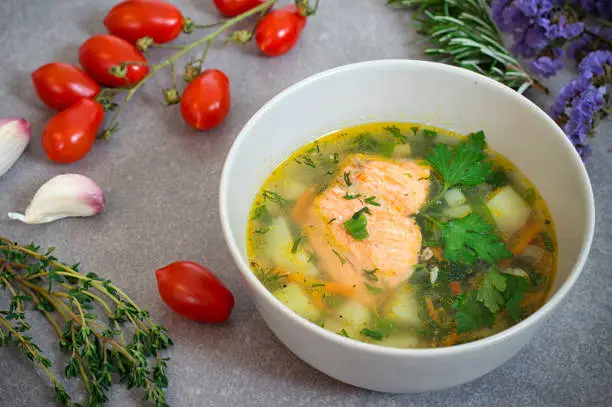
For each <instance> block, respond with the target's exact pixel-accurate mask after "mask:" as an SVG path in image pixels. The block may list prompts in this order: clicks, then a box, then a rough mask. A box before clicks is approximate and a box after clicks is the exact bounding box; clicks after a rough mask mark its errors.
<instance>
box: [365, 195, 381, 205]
mask: <svg viewBox="0 0 612 407" xmlns="http://www.w3.org/2000/svg"><path fill="white" fill-rule="evenodd" d="M364 202H365V203H367V204H368V205H372V206H380V202H377V201H376V197H375V196H369V197H367V198H366V199H364Z"/></svg>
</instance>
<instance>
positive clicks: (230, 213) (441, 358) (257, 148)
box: [220, 60, 595, 392]
mask: <svg viewBox="0 0 612 407" xmlns="http://www.w3.org/2000/svg"><path fill="white" fill-rule="evenodd" d="M377 121H410V122H417V123H424V124H430V125H434V126H439V127H442V128H446V129H450V130H453V131H456V132H459V133H463V134H465V133H469V132H473V131H477V130H484V131H485V134H486V137H487V141H488V143H489V146H490V147H491V148H493V149H495V150H497V151H499V152H500V153H501V154H503V155H504V156H506V157H507V158H509V159H510V160H511V161H512V162H513V163H514V164H516V165H517V166H518V168H520V169H521V170H522V171H523V172H524V173H525V174H526V175H527V176H528V177H529V178H530V179H531V180H532V182H534V184H535V185H536V187H537V188H538V190H539V191H540V193H541V195H542V196H543V198H544V199H545V200H546V202H547V203H548V205H549V208H550V211H551V213H552V216H553V218H554V221H555V223H556V227H557V238H558V247H559V258H558V264H559V265H558V271H557V277H556V279H555V282H554V286H553V288H552V293H551V296H550V297H549V299H548V301H547V302H546V304H545V305H544V306H543V307H542V308H541V309H540V310H538V311H537V312H536V313H534V314H533V315H531V316H530V317H529V318H527V319H525V320H524V321H522V322H521V323H519V324H517V325H515V326H513V327H511V328H510V329H507V330H505V331H503V332H501V333H499V334H497V335H494V336H491V337H488V338H485V339H481V340H478V341H475V342H471V343H467V344H463V345H458V346H452V347H447V348H437V349H394V348H386V347H381V346H377V345H371V344H367V343H363V342H358V341H355V340H352V339H348V338H345V337H343V336H340V335H337V334H334V333H331V332H328V331H326V330H324V329H323V328H321V327H319V326H317V325H315V324H313V323H311V322H309V321H307V320H305V319H303V318H301V317H300V316H298V315H297V314H295V313H294V312H293V311H291V310H290V309H288V308H286V307H285V306H284V305H283V304H281V303H280V302H279V301H278V300H276V298H275V297H274V296H272V294H270V292H269V291H267V290H266V288H265V287H264V286H263V285H262V284H261V283H260V282H259V280H258V279H257V278H256V277H255V275H254V274H253V273H252V272H251V270H250V269H249V266H248V261H247V256H246V229H247V220H248V216H249V209H250V208H251V205H252V202H253V199H254V197H255V195H256V193H257V191H258V189H259V188H260V187H261V185H262V183H263V182H264V180H265V179H266V177H267V176H268V175H269V174H270V173H271V171H272V170H273V169H275V168H276V166H277V165H278V164H280V163H281V162H282V161H283V160H284V159H285V158H286V157H287V156H288V155H289V154H291V153H292V152H293V151H294V150H296V149H297V148H298V147H300V146H302V145H304V144H306V143H308V142H311V141H313V140H314V139H316V138H318V137H320V136H322V135H324V134H327V133H329V132H332V131H334V130H338V129H341V128H344V127H347V126H351V125H355V124H360V123H366V122H377ZM594 211H595V209H594V205H593V192H592V189H591V185H590V183H589V179H588V176H587V173H586V171H585V168H584V166H583V164H582V162H581V160H580V158H579V157H578V155H577V154H576V153H575V151H574V150H573V148H572V145H571V144H570V142H569V141H568V140H567V138H566V137H565V135H564V134H563V132H562V131H561V129H560V128H559V127H557V125H556V124H555V123H554V122H553V121H552V120H551V119H550V118H549V117H548V116H547V115H546V113H544V112H543V111H542V110H540V109H539V108H538V107H537V106H536V105H534V104H533V103H531V102H530V101H529V100H527V99H526V98H525V97H523V96H521V95H519V94H518V93H516V92H514V91H512V90H511V89H509V88H507V87H505V86H503V85H500V84H499V83H497V82H495V81H493V80H491V79H488V78H486V77H484V76H481V75H478V74H475V73H472V72H470V71H467V70H463V69H459V68H455V67H451V66H448V65H443V64H437V63H431V62H423V61H408V60H383V61H372V62H365V63H358V64H353V65H347V66H342V67H339V68H335V69H331V70H328V71H325V72H322V73H320V74H317V75H314V76H312V77H310V78H308V79H305V80H303V81H301V82H299V83H297V84H295V85H293V86H291V87H290V88H288V89H287V90H285V91H283V92H282V93H280V94H279V95H278V96H276V97H275V98H273V99H272V100H271V101H269V102H268V103H267V104H266V105H265V106H264V107H262V108H261V109H260V110H259V111H258V112H257V113H256V114H255V115H254V116H253V117H252V118H251V119H250V120H249V122H248V123H247V124H246V125H245V126H244V128H243V129H242V131H241V132H240V134H239V135H238V137H237V138H236V141H235V142H234V145H233V147H232V149H231V150H230V152H229V155H228V156H227V161H226V163H225V167H224V169H223V175H222V177H221V190H220V212H221V223H222V225H223V233H224V234H225V239H226V241H227V244H228V246H229V249H230V251H231V253H232V256H233V257H234V260H235V261H236V263H237V265H238V269H239V271H240V273H241V274H242V277H243V280H244V282H245V284H246V285H247V287H248V290H249V292H250V295H251V297H252V299H253V301H254V302H255V305H256V306H257V309H258V310H259V312H260V313H261V315H262V316H263V318H264V320H265V321H266V323H267V324H268V326H269V327H270V329H271V330H272V331H273V332H274V333H275V334H276V336H277V337H278V338H279V339H280V340H281V341H282V342H283V343H284V344H285V345H286V346H287V347H288V348H289V349H290V350H291V351H293V352H294V353H295V354H296V355H297V356H299V357H300V358H301V359H302V360H304V361H305V362H306V363H308V364H310V365H311V366H313V367H314V368H316V369H318V370H320V371H322V372H324V373H326V374H327V375H329V376H331V377H334V378H336V379H338V380H341V381H343V382H346V383H349V384H352V385H355V386H358V387H363V388H367V389H372V390H378V391H385V392H423V391H431V390H439V389H444V388H448V387H451V386H455V385H459V384H462V383H465V382H468V381H471V380H474V379H476V378H478V377H480V376H482V375H484V374H486V373H488V372H490V371H491V370H493V369H495V368H496V367H498V366H499V365H501V364H502V363H504V362H505V361H506V360H508V359H509V358H510V357H512V356H513V355H514V354H516V353H517V352H518V351H519V350H520V349H521V348H522V347H523V346H524V345H525V344H526V343H527V342H528V341H529V340H530V338H531V337H532V336H533V335H534V334H535V332H536V331H537V330H538V329H539V328H540V327H541V325H542V323H543V322H544V321H545V319H546V318H547V317H548V316H550V315H551V313H552V312H553V311H554V310H555V309H556V308H557V307H558V306H559V305H560V304H561V302H562V301H563V300H564V298H565V297H566V296H567V295H568V292H569V291H570V289H571V288H572V286H573V285H574V283H575V282H576V279H577V278H578V276H579V275H580V272H581V270H582V267H583V265H584V263H585V260H586V258H587V255H588V252H589V249H590V246H591V240H592V236H593V228H594Z"/></svg>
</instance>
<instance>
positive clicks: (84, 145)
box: [42, 99, 104, 164]
mask: <svg viewBox="0 0 612 407" xmlns="http://www.w3.org/2000/svg"><path fill="white" fill-rule="evenodd" d="M103 120H104V109H103V108H102V106H100V104H99V103H98V102H95V101H93V100H91V99H81V100H79V101H78V102H76V103H75V104H73V105H72V106H70V107H69V108H67V109H66V110H63V111H61V112H59V113H57V114H56V115H55V116H53V117H52V118H51V119H50V120H49V121H48V122H47V125H46V126H45V128H44V130H43V133H42V145H43V148H44V149H45V152H46V153H47V157H49V159H50V160H52V161H56V162H59V163H63V164H70V163H73V162H75V161H78V160H80V159H82V158H83V157H85V156H86V155H87V153H88V152H89V150H91V147H92V146H93V144H94V142H95V141H96V136H97V134H98V129H99V128H100V125H101V124H102V121H103Z"/></svg>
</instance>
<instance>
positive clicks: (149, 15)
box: [104, 0, 183, 44]
mask: <svg viewBox="0 0 612 407" xmlns="http://www.w3.org/2000/svg"><path fill="white" fill-rule="evenodd" d="M104 25H105V26H106V29H107V30H108V32H109V33H111V34H113V35H116V36H117V37H121V38H123V39H124V40H126V41H129V42H131V43H134V44H135V43H136V41H137V40H139V39H140V38H143V37H151V38H153V41H154V42H155V43H156V44H164V43H166V42H169V41H172V40H173V39H175V38H176V37H178V36H179V34H180V33H181V27H182V25H183V15H182V14H181V12H180V11H179V9H178V8H176V7H175V6H173V5H172V4H169V3H166V2H164V1H161V0H135V1H134V0H127V1H123V2H121V3H119V4H117V5H116V6H115V7H113V8H112V9H111V10H110V11H109V12H108V14H107V15H106V17H104Z"/></svg>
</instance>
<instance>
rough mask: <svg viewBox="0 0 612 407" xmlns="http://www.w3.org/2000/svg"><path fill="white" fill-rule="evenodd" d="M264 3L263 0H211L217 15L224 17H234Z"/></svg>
mask: <svg viewBox="0 0 612 407" xmlns="http://www.w3.org/2000/svg"><path fill="white" fill-rule="evenodd" d="M264 2H265V0H213V3H215V7H217V10H219V13H221V14H223V15H224V16H226V17H236V16H237V15H238V14H242V13H244V12H246V11H249V10H250V9H252V8H255V7H257V6H259V5H261V4H263V3H264Z"/></svg>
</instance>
